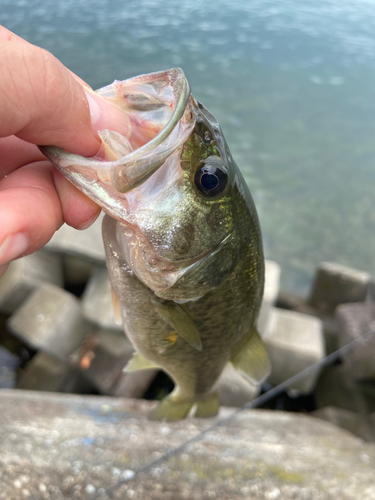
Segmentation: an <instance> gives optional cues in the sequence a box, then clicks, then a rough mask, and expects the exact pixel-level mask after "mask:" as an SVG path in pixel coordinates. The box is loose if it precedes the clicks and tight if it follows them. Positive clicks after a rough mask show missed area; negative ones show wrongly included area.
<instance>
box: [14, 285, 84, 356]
mask: <svg viewBox="0 0 375 500" xmlns="http://www.w3.org/2000/svg"><path fill="white" fill-rule="evenodd" d="M7 326H8V328H9V329H10V330H11V332H12V333H13V334H14V335H16V336H17V337H18V338H20V339H21V340H22V341H23V342H25V343H26V344H27V345H28V346H30V347H32V348H34V349H42V350H44V351H46V352H48V353H49V354H51V355H53V356H56V357H57V358H59V359H61V360H63V361H64V360H66V359H67V357H68V356H69V355H70V354H71V353H72V352H73V351H75V350H76V349H77V348H78V347H79V346H80V345H81V343H82V342H83V340H84V338H85V337H86V335H87V334H88V333H89V332H90V331H91V330H92V325H91V324H89V323H88V322H87V321H86V320H85V319H84V318H83V316H82V312H81V303H80V301H79V300H78V299H77V298H76V297H75V296H74V295H72V294H70V293H68V292H66V291H65V290H62V289H61V288H58V287H56V286H53V285H49V284H44V285H42V286H41V287H40V288H38V289H37V290H35V291H34V292H33V293H32V294H31V295H30V297H29V298H28V299H27V300H26V301H25V302H24V303H23V304H22V306H21V307H19V308H18V309H17V311H16V312H15V313H14V314H13V315H12V316H11V317H10V319H9V320H8V322H7Z"/></svg>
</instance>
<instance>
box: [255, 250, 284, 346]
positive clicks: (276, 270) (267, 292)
mask: <svg viewBox="0 0 375 500" xmlns="http://www.w3.org/2000/svg"><path fill="white" fill-rule="evenodd" d="M280 273H281V269H280V266H279V264H277V263H276V262H274V261H272V260H266V270H265V283H264V294H263V301H262V305H261V308H260V311H259V317H258V331H259V333H260V335H262V336H263V334H264V332H265V331H266V329H267V323H268V321H269V318H270V313H271V310H272V308H273V307H274V305H275V303H276V299H277V296H278V293H279V285H280Z"/></svg>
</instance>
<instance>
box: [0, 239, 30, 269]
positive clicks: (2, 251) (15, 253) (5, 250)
mask: <svg viewBox="0 0 375 500" xmlns="http://www.w3.org/2000/svg"><path fill="white" fill-rule="evenodd" d="M28 246H29V240H28V238H27V236H26V234H24V233H15V234H11V235H10V236H8V237H7V238H6V240H5V241H4V243H3V244H2V245H1V246H0V265H3V264H6V263H7V262H10V261H11V260H14V259H17V258H18V257H22V255H23V254H24V253H25V252H26V250H27V248H28Z"/></svg>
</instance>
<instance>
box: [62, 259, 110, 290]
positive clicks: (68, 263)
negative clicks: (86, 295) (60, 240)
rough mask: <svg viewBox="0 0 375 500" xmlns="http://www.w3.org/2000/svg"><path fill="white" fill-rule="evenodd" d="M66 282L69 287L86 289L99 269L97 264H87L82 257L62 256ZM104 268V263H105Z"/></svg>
mask: <svg viewBox="0 0 375 500" xmlns="http://www.w3.org/2000/svg"><path fill="white" fill-rule="evenodd" d="M61 257H62V262H63V269H64V282H65V288H67V287H76V286H81V287H84V286H85V285H86V283H87V281H88V280H89V279H90V277H91V275H92V274H93V272H94V271H95V269H96V268H97V266H96V265H95V264H92V263H91V262H86V261H85V260H84V259H83V258H82V257H76V256H74V255H62V256H61ZM103 267H105V266H104V263H103Z"/></svg>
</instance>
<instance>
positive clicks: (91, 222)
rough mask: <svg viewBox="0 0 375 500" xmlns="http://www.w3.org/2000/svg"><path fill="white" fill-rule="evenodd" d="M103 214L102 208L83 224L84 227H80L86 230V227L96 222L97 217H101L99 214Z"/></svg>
mask: <svg viewBox="0 0 375 500" xmlns="http://www.w3.org/2000/svg"><path fill="white" fill-rule="evenodd" d="M100 214H101V210H99V211H98V212H97V213H96V214H95V215H93V216H92V217H91V218H90V219H89V220H88V221H87V222H86V223H85V224H83V226H82V227H80V230H81V231H82V230H84V229H87V228H88V227H90V226H91V224H94V222H95V221H96V219H97V218H98V217H99V215H100Z"/></svg>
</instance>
